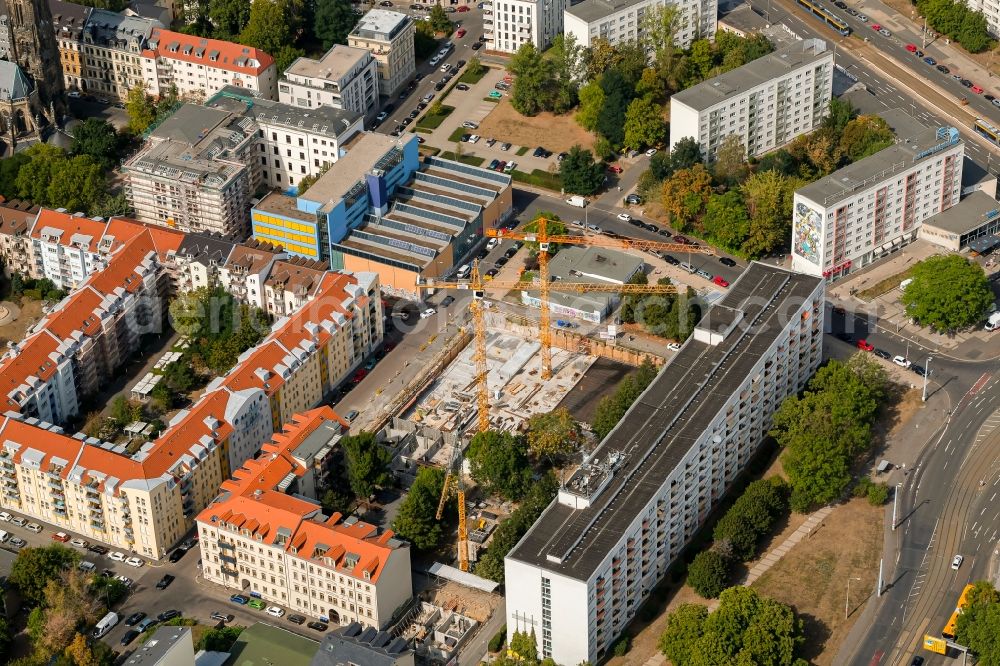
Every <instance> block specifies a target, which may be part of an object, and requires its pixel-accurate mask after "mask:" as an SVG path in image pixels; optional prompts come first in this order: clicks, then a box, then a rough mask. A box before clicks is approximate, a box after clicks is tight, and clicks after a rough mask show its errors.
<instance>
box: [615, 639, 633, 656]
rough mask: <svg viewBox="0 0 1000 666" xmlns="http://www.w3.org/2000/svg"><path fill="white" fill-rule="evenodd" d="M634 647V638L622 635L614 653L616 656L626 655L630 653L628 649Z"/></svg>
mask: <svg viewBox="0 0 1000 666" xmlns="http://www.w3.org/2000/svg"><path fill="white" fill-rule="evenodd" d="M631 649H632V639H631V638H629V637H628V636H622V637H621V638H620V639H619V640H618V642H617V643H615V647H614V653H615V656H616V657H624V656H625V655H627V654H628V651H629V650H631Z"/></svg>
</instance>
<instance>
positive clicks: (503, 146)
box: [500, 142, 510, 151]
mask: <svg viewBox="0 0 1000 666" xmlns="http://www.w3.org/2000/svg"><path fill="white" fill-rule="evenodd" d="M500 150H503V151H507V150H510V144H509V143H507V142H504V143H501V144H500Z"/></svg>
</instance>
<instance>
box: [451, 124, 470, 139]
mask: <svg viewBox="0 0 1000 666" xmlns="http://www.w3.org/2000/svg"><path fill="white" fill-rule="evenodd" d="M468 133H469V130H467V129H465V128H464V127H456V128H455V131H454V132H452V133H451V135H450V136H449V137H448V141H450V142H452V143H455V142H456V141H461V140H462V137H463V136H465V135H466V134H468Z"/></svg>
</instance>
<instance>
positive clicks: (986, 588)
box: [955, 580, 1000, 666]
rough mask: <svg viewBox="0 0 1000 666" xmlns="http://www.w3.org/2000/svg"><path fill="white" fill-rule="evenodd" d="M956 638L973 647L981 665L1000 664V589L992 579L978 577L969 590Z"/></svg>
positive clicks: (972, 649) (997, 665) (998, 665)
mask: <svg viewBox="0 0 1000 666" xmlns="http://www.w3.org/2000/svg"><path fill="white" fill-rule="evenodd" d="M955 640H956V641H957V642H958V643H959V644H961V645H964V646H966V647H967V648H969V649H970V650H971V651H972V652H973V653H974V654H975V655H976V657H977V659H978V663H979V664H980V665H981V666H1000V593H998V592H997V590H996V588H995V587H993V585H992V584H991V583H990V582H989V581H985V580H981V581H978V582H977V583H975V585H974V587H973V589H972V590H971V591H970V592H969V595H968V597H967V603H966V606H965V610H963V611H962V613H960V614H959V616H958V624H957V627H956V631H955Z"/></svg>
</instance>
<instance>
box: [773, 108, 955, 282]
mask: <svg viewBox="0 0 1000 666" xmlns="http://www.w3.org/2000/svg"><path fill="white" fill-rule="evenodd" d="M964 155H965V144H964V142H963V141H962V139H961V137H960V136H959V133H958V130H957V129H955V128H954V127H941V128H938V129H929V130H926V131H925V132H923V133H921V134H919V135H917V136H915V137H913V138H910V139H906V140H904V141H900V142H898V143H896V144H895V145H893V146H890V147H889V148H886V149H884V150H882V151H879V152H877V153H875V154H874V155H871V156H870V157H866V158H865V159H863V160H861V161H859V162H855V163H854V164H851V165H849V166H847V167H844V168H843V169H840V170H839V171H836V172H834V173H832V174H830V175H829V176H827V177H826V178H823V179H821V180H818V181H816V182H814V183H810V184H809V185H806V186H805V187H803V188H801V189H799V190H797V191H796V192H795V199H794V205H793V208H792V268H793V269H794V270H796V271H799V272H802V273H807V274H809V275H818V276H822V277H825V278H827V279H831V280H835V279H837V278H840V277H843V276H844V275H847V274H848V273H850V272H851V271H852V270H856V269H858V268H861V267H863V266H867V265H868V264H870V263H872V262H873V261H875V260H876V259H879V258H880V257H884V256H886V255H888V254H891V253H892V252H895V251H896V250H898V249H899V248H901V247H903V246H904V245H907V244H909V243H911V242H913V241H914V240H916V239H917V235H918V232H919V230H920V225H921V223H922V222H923V221H924V220H926V219H927V218H929V217H931V216H933V215H936V214H937V213H940V212H941V211H944V210H947V209H948V208H951V207H952V206H954V205H955V204H957V203H958V199H959V195H960V192H961V188H962V163H963V158H964Z"/></svg>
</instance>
